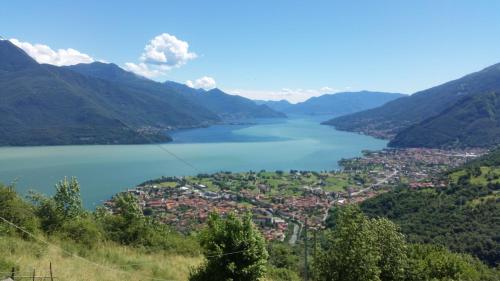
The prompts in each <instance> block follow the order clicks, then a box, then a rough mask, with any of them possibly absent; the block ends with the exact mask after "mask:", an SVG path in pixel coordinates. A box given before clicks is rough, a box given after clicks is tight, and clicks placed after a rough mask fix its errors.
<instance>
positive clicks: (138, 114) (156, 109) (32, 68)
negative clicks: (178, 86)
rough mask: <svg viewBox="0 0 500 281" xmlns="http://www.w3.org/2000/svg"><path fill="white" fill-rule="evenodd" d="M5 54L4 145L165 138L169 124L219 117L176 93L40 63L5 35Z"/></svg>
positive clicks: (0, 86)
mask: <svg viewBox="0 0 500 281" xmlns="http://www.w3.org/2000/svg"><path fill="white" fill-rule="evenodd" d="M0 55H1V57H0V116H2V118H0V131H1V134H0V145H58V144H107V143H145V142H150V141H155V142H163V141H168V140H169V137H168V136H166V135H165V134H164V133H163V132H162V130H163V129H165V128H168V127H181V126H199V125H203V124H205V123H209V122H216V121H218V120H219V118H218V117H217V116H216V115H214V114H213V113H211V112H210V111H208V110H206V109H204V108H203V107H200V106H198V105H196V104H192V103H191V102H190V101H189V100H187V99H185V98H183V97H178V95H175V94H174V93H173V94H171V95H170V96H169V97H165V96H160V95H156V94H153V93H148V92H145V91H141V90H140V89H137V88H131V87H127V86H124V85H120V84H117V83H113V82H110V81H105V80H102V79H96V78H93V77H90V76H84V75H81V74H79V73H76V72H74V71H71V70H68V69H67V68H60V67H55V66H51V65H41V64H38V63H36V62H35V61H34V60H33V59H31V58H30V57H29V56H28V55H27V54H26V53H24V51H22V50H20V49H19V48H17V47H16V46H15V45H13V44H12V43H10V42H9V41H6V40H3V41H0ZM144 135H147V136H146V138H145V137H144Z"/></svg>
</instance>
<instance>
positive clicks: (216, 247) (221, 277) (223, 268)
mask: <svg viewBox="0 0 500 281" xmlns="http://www.w3.org/2000/svg"><path fill="white" fill-rule="evenodd" d="M200 244H201V246H202V247H203V254H204V256H205V258H206V262H205V263H204V264H203V265H202V266H200V267H199V268H198V269H196V270H195V271H193V272H192V273H191V276H190V277H189V280H190V281H202V280H203V281H254V280H258V279H259V278H260V277H262V276H263V274H264V273H265V268H266V264H267V258H268V253H267V250H266V246H265V241H264V239H263V238H262V236H261V234H260V233H259V231H258V230H257V228H256V227H255V225H254V224H253V222H252V218H251V216H250V215H249V214H247V215H246V216H245V217H243V219H239V218H237V217H236V216H235V215H234V214H229V215H228V216H227V218H225V219H223V218H221V217H220V216H219V215H217V214H211V215H210V216H209V219H208V223H207V227H206V228H205V229H204V230H203V231H202V232H201V234H200Z"/></svg>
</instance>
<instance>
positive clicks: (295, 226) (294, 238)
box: [288, 223, 299, 245]
mask: <svg viewBox="0 0 500 281" xmlns="http://www.w3.org/2000/svg"><path fill="white" fill-rule="evenodd" d="M298 233H299V225H298V224H296V223H294V224H293V233H292V237H290V240H289V241H288V243H290V245H295V242H297V236H298Z"/></svg>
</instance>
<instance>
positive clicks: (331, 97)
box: [258, 91, 405, 116]
mask: <svg viewBox="0 0 500 281" xmlns="http://www.w3.org/2000/svg"><path fill="white" fill-rule="evenodd" d="M404 96H405V95H403V94H396V93H384V92H370V91H360V92H342V93H335V94H325V95H322V96H319V97H312V98H309V99H308V100H306V101H304V102H299V103H296V104H292V103H289V102H288V101H286V100H281V101H258V103H261V104H265V105H267V106H269V107H270V108H272V109H274V110H277V111H281V112H284V113H286V114H301V115H329V116H342V115H346V114H351V113H355V112H358V111H363V110H367V109H370V108H375V107H378V106H381V105H383V104H385V103H387V102H389V101H392V100H395V99H397V98H400V97H404Z"/></svg>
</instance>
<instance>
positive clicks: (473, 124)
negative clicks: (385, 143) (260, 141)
mask: <svg viewBox="0 0 500 281" xmlns="http://www.w3.org/2000/svg"><path fill="white" fill-rule="evenodd" d="M498 93H500V64H495V65H493V66H490V67H487V68H485V69H483V70H481V71H479V72H475V73H472V74H469V75H467V76H464V77H462V78H460V79H457V80H453V81H450V82H447V83H445V84H442V85H439V86H436V87H433V88H430V89H427V90H424V91H420V92H417V93H415V94H413V95H410V96H408V97H402V98H399V99H396V100H393V101H391V102H388V103H386V104H384V105H382V106H380V107H377V108H374V109H370V110H366V111H361V112H358V113H354V114H350V115H345V116H341V117H337V118H334V119H332V120H329V121H327V122H325V123H324V124H327V125H333V126H335V127H336V128H337V129H340V130H346V131H354V132H362V133H365V134H368V135H372V136H376V137H382V138H387V139H391V140H392V141H391V142H390V143H389V145H390V146H393V147H440V148H443V147H470V146H481V147H488V146H491V145H495V144H498V143H499V136H500V123H499V121H498V120H499V114H500V111H499V103H498Z"/></svg>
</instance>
